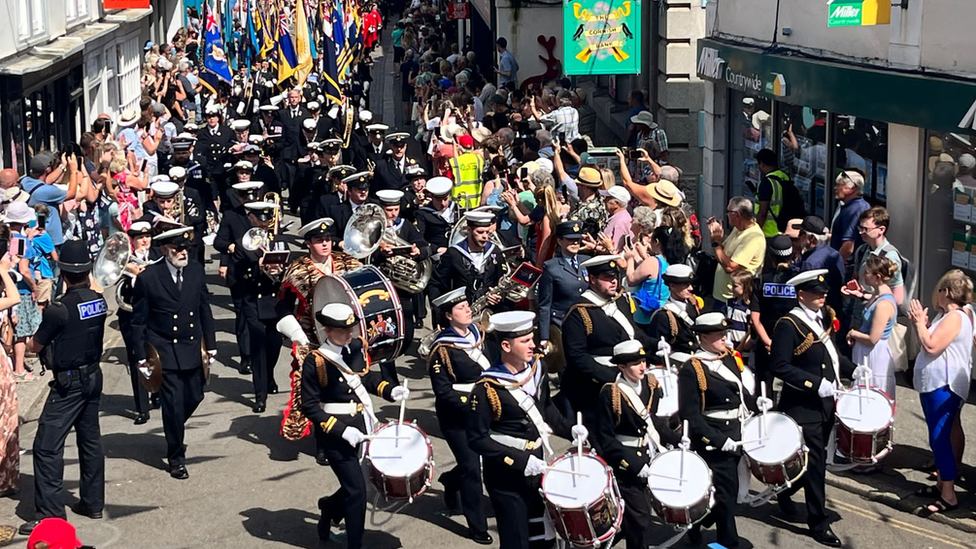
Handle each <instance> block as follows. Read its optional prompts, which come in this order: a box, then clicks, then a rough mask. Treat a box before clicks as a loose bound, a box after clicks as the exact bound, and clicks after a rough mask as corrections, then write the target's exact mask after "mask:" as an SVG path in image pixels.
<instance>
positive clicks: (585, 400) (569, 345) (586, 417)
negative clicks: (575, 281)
mask: <svg viewBox="0 0 976 549" xmlns="http://www.w3.org/2000/svg"><path fill="white" fill-rule="evenodd" d="M562 328H563V352H564V353H565V355H566V366H564V367H563V370H562V372H561V373H562V383H561V385H560V386H561V387H562V390H563V391H565V392H566V396H567V397H568V398H569V403H570V404H571V405H572V407H573V410H575V411H577V412H582V414H583V422H584V424H585V425H586V426H587V429H589V430H590V432H591V433H592V432H593V431H594V430H595V429H596V402H597V397H598V396H599V393H600V388H601V387H603V386H604V385H605V384H607V383H612V382H613V381H614V380H616V379H617V372H618V370H617V367H616V366H615V365H614V364H613V363H611V362H610V359H611V357H613V347H614V345H616V344H618V343H621V342H623V341H626V340H628V339H636V340H638V341H640V342H641V344H642V345H643V347H644V348H645V349H652V348H653V347H651V341H650V339H649V338H648V337H647V335H645V334H644V332H643V330H641V329H640V328H639V327H638V326H637V324H635V323H634V313H633V303H632V301H631V300H630V298H629V297H627V296H626V295H624V294H620V295H618V296H616V297H615V298H613V299H610V300H607V299H604V298H602V297H600V296H599V295H598V294H597V293H596V292H594V291H593V290H586V291H585V292H583V295H581V296H580V297H579V299H578V300H577V301H576V303H575V304H574V305H573V306H572V307H571V308H570V309H569V312H567V313H566V318H565V320H563V326H562ZM593 442H594V447H596V448H597V451H599V450H600V448H599V446H597V444H598V442H596V441H593Z"/></svg>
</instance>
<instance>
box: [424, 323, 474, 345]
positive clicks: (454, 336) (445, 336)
mask: <svg viewBox="0 0 976 549" xmlns="http://www.w3.org/2000/svg"><path fill="white" fill-rule="evenodd" d="M468 329H469V330H471V333H472V334H474V340H475V342H480V341H481V337H482V336H481V330H479V329H478V325H477V324H474V323H472V324H471V326H469V327H468ZM434 343H450V344H452V345H457V344H460V345H468V346H470V345H471V340H470V339H468V338H466V337H464V336H462V335H461V334H459V333H457V330H455V329H454V328H453V327H451V326H448V327H447V328H444V329H443V330H441V332H440V333H439V334H437V339H436V340H434Z"/></svg>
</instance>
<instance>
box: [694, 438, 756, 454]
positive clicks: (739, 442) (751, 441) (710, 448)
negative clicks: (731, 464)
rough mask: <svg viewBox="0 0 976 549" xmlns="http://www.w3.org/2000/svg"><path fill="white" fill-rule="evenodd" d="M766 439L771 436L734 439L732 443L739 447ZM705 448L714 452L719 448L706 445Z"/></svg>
mask: <svg viewBox="0 0 976 549" xmlns="http://www.w3.org/2000/svg"><path fill="white" fill-rule="evenodd" d="M765 440H769V437H759V438H754V439H752V440H733V441H732V445H734V446H735V447H736V448H738V447H740V446H742V445H743V444H752V443H754V442H763V441H765ZM705 449H706V450H708V451H709V452H714V451H715V450H718V448H716V447H714V446H706V447H705Z"/></svg>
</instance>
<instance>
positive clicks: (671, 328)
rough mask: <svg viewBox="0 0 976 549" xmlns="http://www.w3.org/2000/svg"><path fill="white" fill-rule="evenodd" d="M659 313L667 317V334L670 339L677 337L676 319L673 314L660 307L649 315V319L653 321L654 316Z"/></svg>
mask: <svg viewBox="0 0 976 549" xmlns="http://www.w3.org/2000/svg"><path fill="white" fill-rule="evenodd" d="M661 312H663V313H664V314H665V315H667V317H668V332H669V333H670V334H671V339H674V338H676V337H678V319H676V318H675V317H674V313H672V312H671V311H669V310H667V309H665V308H664V307H661V308H660V309H658V310H656V311H654V313H653V314H651V319H652V320H653V319H654V315H656V314H658V313H661Z"/></svg>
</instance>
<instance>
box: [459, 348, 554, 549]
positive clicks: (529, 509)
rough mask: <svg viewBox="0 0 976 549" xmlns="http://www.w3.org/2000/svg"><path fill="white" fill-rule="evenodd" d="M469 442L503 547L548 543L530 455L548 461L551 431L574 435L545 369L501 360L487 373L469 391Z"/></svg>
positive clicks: (515, 548)
mask: <svg viewBox="0 0 976 549" xmlns="http://www.w3.org/2000/svg"><path fill="white" fill-rule="evenodd" d="M470 401H471V410H470V412H469V413H468V418H467V421H468V423H467V431H468V443H469V444H470V445H471V449H472V450H474V451H475V452H477V453H478V454H479V455H481V458H482V463H483V468H484V476H485V488H487V490H488V497H489V498H490V499H491V504H492V507H493V508H494V509H495V517H496V523H497V525H498V537H499V546H500V547H501V549H529V548H530V547H531V548H533V549H537V548H541V547H551V546H552V544H553V541H554V539H555V534H554V533H552V532H551V528H548V527H547V525H546V523H545V521H546V509H545V503H544V502H543V500H542V496H541V495H540V494H539V487H540V482H541V477H539V476H532V477H527V476H525V467H526V464H527V463H528V461H529V456H535V457H536V458H539V459H543V460H545V461H547V462H548V460H549V459H551V458H552V450H551V445H550V443H549V436H550V431H551V433H552V434H554V435H556V436H559V437H562V438H565V439H567V440H569V439H571V438H572V434H571V430H572V425H571V424H570V423H569V421H567V420H566V418H565V417H563V416H562V415H561V414H560V413H559V411H558V410H557V409H556V407H555V406H554V405H553V403H552V399H551V398H550V396H549V381H548V370H547V369H546V366H545V364H544V363H543V362H542V360H540V359H538V358H536V359H533V360H532V361H531V362H530V363H528V364H526V367H525V369H523V370H522V371H521V372H519V373H517V374H512V373H510V372H509V371H508V368H506V367H505V365H504V364H496V365H495V366H492V367H491V368H489V369H488V370H486V371H485V373H484V375H483V377H482V378H481V380H480V381H478V383H476V384H475V386H474V389H473V390H472V391H471V395H470Z"/></svg>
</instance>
